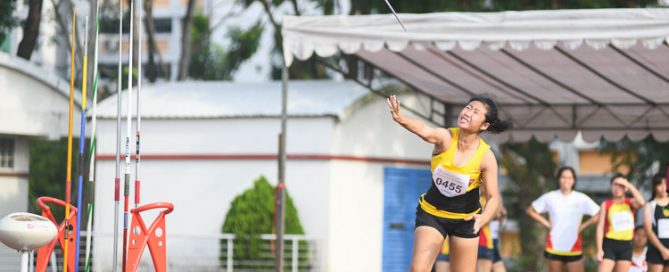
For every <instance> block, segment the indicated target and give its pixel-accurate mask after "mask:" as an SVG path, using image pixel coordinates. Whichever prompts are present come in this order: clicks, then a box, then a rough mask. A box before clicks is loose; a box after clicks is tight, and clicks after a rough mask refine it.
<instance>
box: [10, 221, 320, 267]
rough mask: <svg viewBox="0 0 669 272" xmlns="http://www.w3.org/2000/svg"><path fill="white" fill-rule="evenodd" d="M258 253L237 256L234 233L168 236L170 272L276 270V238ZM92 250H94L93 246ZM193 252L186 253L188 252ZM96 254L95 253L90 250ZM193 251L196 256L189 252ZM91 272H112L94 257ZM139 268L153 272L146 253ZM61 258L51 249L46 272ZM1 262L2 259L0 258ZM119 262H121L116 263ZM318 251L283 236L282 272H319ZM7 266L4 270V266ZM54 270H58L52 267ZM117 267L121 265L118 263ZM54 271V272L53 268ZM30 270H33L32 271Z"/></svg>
mask: <svg viewBox="0 0 669 272" xmlns="http://www.w3.org/2000/svg"><path fill="white" fill-rule="evenodd" d="M86 236H87V233H86V232H83V231H82V232H81V241H82V243H81V247H80V251H79V252H80V256H79V257H80V262H79V263H80V266H79V267H80V268H79V271H84V258H85V245H84V243H83V242H84V241H86V240H85V237H86ZM111 237H112V235H111V233H93V239H92V240H93V242H95V241H96V240H98V239H108V238H111ZM257 238H259V240H258V241H260V243H259V245H258V246H259V247H258V248H259V254H256V256H253V257H250V256H247V255H245V254H241V253H240V250H239V249H240V248H241V247H245V246H249V244H248V243H249V240H248V239H245V238H238V237H237V236H235V235H234V234H226V233H223V234H211V235H179V234H170V235H168V241H167V244H168V250H167V254H168V258H167V260H168V264H167V265H168V267H169V271H198V272H204V271H226V272H233V271H234V272H245V271H275V267H274V266H275V260H276V259H275V257H274V256H275V255H274V253H275V250H276V244H275V243H276V235H274V234H264V235H260V237H257ZM93 247H95V246H94V245H93ZM193 248H194V249H196V250H189V249H193ZM93 252H95V250H93ZM189 252H195V253H192V254H191V253H189ZM33 254H34V256H31V262H30V263H31V264H34V261H35V259H36V257H37V256H36V255H37V254H36V252H34V253H33ZM91 255H92V256H91V258H92V263H93V266H92V269H91V271H111V270H112V268H111V267H105V265H102V266H100V265H96V264H95V258H96V257H98V258H103V259H104V257H100V256H93V254H91ZM144 255H147V256H143V258H142V261H141V263H140V269H138V271H152V270H153V264H152V263H151V258H150V257H149V256H148V255H150V252H149V250H148V249H147V250H145V251H144ZM14 256H15V257H16V261H17V262H16V264H18V260H19V258H20V256H19V254H18V253H17V254H16V255H14V254H11V255H9V254H6V256H4V258H5V259H13V258H14ZM62 258H63V256H62V252H61V251H60V249H59V248H56V249H55V250H54V254H52V258H51V261H50V265H49V267H48V268H47V271H48V272H52V271H62V265H63V259H62ZM0 259H1V258H0ZM119 261H120V260H119ZM16 264H14V262H0V271H15V269H16V266H15V265H16ZM321 264H322V256H321V248H320V245H319V244H318V242H317V240H316V239H313V238H311V237H308V236H305V235H285V236H284V271H290V272H303V271H310V272H311V271H314V272H318V271H322V265H321ZM5 266H6V267H5ZM3 267H4V268H5V269H3ZM55 267H57V268H55ZM119 267H120V263H119ZM54 268H55V269H54ZM30 271H33V270H32V269H31V270H30Z"/></svg>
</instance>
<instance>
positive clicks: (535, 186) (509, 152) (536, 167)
mask: <svg viewBox="0 0 669 272" xmlns="http://www.w3.org/2000/svg"><path fill="white" fill-rule="evenodd" d="M502 156H503V158H502V159H501V162H502V166H503V167H504V169H505V170H506V175H507V176H508V177H509V179H510V181H511V185H512V186H509V188H508V191H507V194H509V195H511V196H514V197H515V198H517V199H518V201H516V202H515V203H513V204H512V205H513V207H509V209H508V211H509V218H515V219H516V220H518V229H519V230H520V241H521V250H522V255H521V256H520V257H519V258H518V260H517V261H518V262H519V265H520V267H521V269H520V270H521V271H542V267H541V265H542V264H543V262H539V261H537V260H541V259H542V256H541V253H542V252H543V243H544V239H543V237H544V235H543V234H544V233H545V230H544V229H543V228H540V226H539V225H538V224H536V223H535V222H534V221H533V220H532V219H531V218H530V217H529V216H527V215H525V210H526V209H527V207H529V206H530V205H531V203H532V201H534V200H535V199H536V198H538V197H539V196H540V195H541V194H542V193H543V192H545V191H547V190H550V189H552V188H555V183H554V180H553V172H554V170H555V162H554V161H553V159H552V156H551V151H550V149H549V148H548V145H547V144H545V143H541V142H539V141H537V140H536V139H534V138H532V139H531V140H530V141H528V142H525V143H507V144H504V145H502Z"/></svg>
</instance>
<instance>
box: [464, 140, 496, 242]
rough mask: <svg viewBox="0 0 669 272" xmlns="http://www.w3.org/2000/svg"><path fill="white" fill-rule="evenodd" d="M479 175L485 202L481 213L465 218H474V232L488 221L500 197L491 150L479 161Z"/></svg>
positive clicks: (494, 213)
mask: <svg viewBox="0 0 669 272" xmlns="http://www.w3.org/2000/svg"><path fill="white" fill-rule="evenodd" d="M481 175H483V184H482V186H483V187H484V191H485V196H486V204H485V207H483V213H481V214H480V215H478V214H477V215H472V216H471V217H469V218H467V219H465V220H472V219H473V220H475V222H474V232H478V231H479V229H480V228H481V227H482V226H485V225H486V224H488V223H490V221H491V220H492V219H493V218H494V217H495V215H496V214H497V210H498V209H499V204H500V197H499V188H498V186H497V159H495V154H493V153H492V151H491V150H488V152H486V154H485V155H484V156H483V160H482V161H481Z"/></svg>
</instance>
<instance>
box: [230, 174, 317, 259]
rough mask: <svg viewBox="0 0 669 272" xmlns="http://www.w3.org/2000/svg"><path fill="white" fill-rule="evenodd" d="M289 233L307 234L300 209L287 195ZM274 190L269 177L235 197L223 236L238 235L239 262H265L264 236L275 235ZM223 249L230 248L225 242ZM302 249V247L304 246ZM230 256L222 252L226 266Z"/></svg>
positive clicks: (236, 244)
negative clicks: (299, 214) (301, 220)
mask: <svg viewBox="0 0 669 272" xmlns="http://www.w3.org/2000/svg"><path fill="white" fill-rule="evenodd" d="M285 211H286V214H285V216H286V217H285V220H286V221H285V233H286V234H304V229H303V228H302V224H301V223H300V219H299V216H298V213H297V209H296V208H295V205H294V204H293V200H292V198H291V197H290V195H289V194H288V191H286V210H285ZM273 222H274V188H273V187H272V186H271V185H270V184H269V182H268V181H267V179H266V178H265V177H262V176H261V177H260V178H258V179H257V180H255V182H254V184H253V187H252V188H250V189H248V190H246V191H244V192H243V193H242V194H241V195H239V196H237V197H235V199H234V200H233V201H232V204H231V205H230V210H228V213H227V215H226V216H225V222H224V223H223V227H222V228H221V232H223V233H233V234H235V236H236V238H235V247H234V249H235V251H234V255H235V257H236V258H241V259H244V260H261V259H263V256H262V255H261V253H262V246H263V240H261V239H260V235H261V234H269V233H274V228H273V226H274V224H273ZM221 247H222V248H224V247H226V245H225V242H222V244H221ZM301 247H302V245H301ZM225 258H226V255H225V252H221V261H222V264H223V265H225V260H226V259H225Z"/></svg>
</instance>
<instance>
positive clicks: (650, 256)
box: [646, 242, 669, 267]
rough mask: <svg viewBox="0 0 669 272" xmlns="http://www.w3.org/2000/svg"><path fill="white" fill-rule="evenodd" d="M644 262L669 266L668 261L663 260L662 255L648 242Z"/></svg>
mask: <svg viewBox="0 0 669 272" xmlns="http://www.w3.org/2000/svg"><path fill="white" fill-rule="evenodd" d="M646 262H648V263H649V264H661V265H663V266H664V267H667V266H669V260H664V259H663V258H662V253H660V251H659V250H658V249H657V248H655V247H654V246H652V245H651V244H650V242H649V243H648V251H647V252H646Z"/></svg>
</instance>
